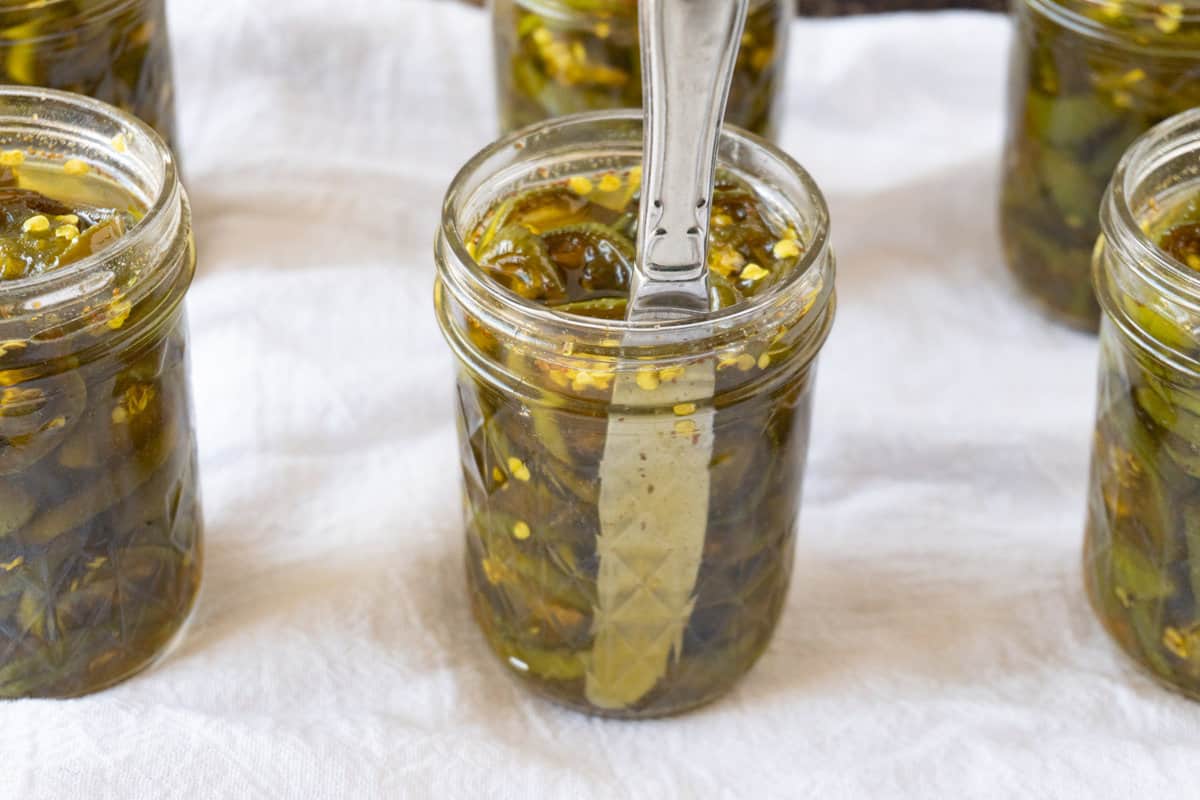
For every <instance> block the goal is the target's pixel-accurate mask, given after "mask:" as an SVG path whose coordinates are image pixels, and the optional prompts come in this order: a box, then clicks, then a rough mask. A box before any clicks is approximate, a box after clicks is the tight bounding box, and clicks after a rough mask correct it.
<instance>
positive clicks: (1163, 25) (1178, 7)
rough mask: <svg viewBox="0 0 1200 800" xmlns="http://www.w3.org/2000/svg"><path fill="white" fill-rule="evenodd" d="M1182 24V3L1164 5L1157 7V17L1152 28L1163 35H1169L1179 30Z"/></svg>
mask: <svg viewBox="0 0 1200 800" xmlns="http://www.w3.org/2000/svg"><path fill="white" fill-rule="evenodd" d="M1182 24H1183V3H1164V4H1163V5H1161V6H1159V16H1158V17H1156V18H1155V20H1154V26H1155V27H1156V28H1158V29H1159V30H1160V31H1162V32H1163V33H1167V34H1171V33H1175V32H1176V31H1178V30H1179V28H1180V26H1181V25H1182Z"/></svg>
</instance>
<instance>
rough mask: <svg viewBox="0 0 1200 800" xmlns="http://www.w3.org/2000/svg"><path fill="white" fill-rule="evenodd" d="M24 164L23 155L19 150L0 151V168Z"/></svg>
mask: <svg viewBox="0 0 1200 800" xmlns="http://www.w3.org/2000/svg"><path fill="white" fill-rule="evenodd" d="M24 163H25V154H24V153H22V152H21V151H20V150H4V151H0V167H19V166H21V165H22V164H24Z"/></svg>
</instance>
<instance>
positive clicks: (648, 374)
mask: <svg viewBox="0 0 1200 800" xmlns="http://www.w3.org/2000/svg"><path fill="white" fill-rule="evenodd" d="M637 385H638V387H639V388H641V389H644V390H645V391H647V392H653V391H654V390H655V389H657V388H658V386H659V380H658V373H656V372H655V371H654V370H652V369H639V370H638V373H637Z"/></svg>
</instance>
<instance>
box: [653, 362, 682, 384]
mask: <svg viewBox="0 0 1200 800" xmlns="http://www.w3.org/2000/svg"><path fill="white" fill-rule="evenodd" d="M683 372H684V369H683V367H679V366H675V367H663V368H662V369H660V370H659V371H658V379H659V380H660V381H662V382H663V383H674V382H675V381H677V380H679V379H680V378H682V377H683Z"/></svg>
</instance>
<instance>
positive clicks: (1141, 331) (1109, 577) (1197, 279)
mask: <svg viewBox="0 0 1200 800" xmlns="http://www.w3.org/2000/svg"><path fill="white" fill-rule="evenodd" d="M1102 227H1103V231H1104V233H1103V237H1102V239H1101V240H1100V243H1099V244H1098V246H1097V249H1096V258H1095V280H1096V288H1097V294H1098V295H1099V298H1100V303H1101V305H1102V306H1103V308H1104V320H1103V322H1102V325H1101V332H1100V341H1101V352H1102V363H1101V372H1100V397H1099V412H1098V421H1097V427H1096V437H1095V444H1094V448H1095V449H1094V451H1093V456H1092V478H1091V491H1090V498H1089V515H1088V526H1087V539H1086V544H1085V557H1084V565H1085V575H1086V579H1087V587H1088V592H1089V595H1090V597H1091V601H1092V605H1093V607H1094V608H1095V610H1096V613H1097V614H1098V615H1099V617H1100V619H1101V621H1102V622H1103V623H1104V625H1105V626H1106V627H1107V629H1108V631H1109V633H1110V634H1111V635H1112V636H1113V638H1115V639H1116V640H1117V642H1118V643H1120V645H1121V647H1122V648H1124V650H1125V651H1126V652H1127V653H1129V654H1130V655H1131V656H1132V657H1133V658H1134V659H1135V660H1136V661H1137V662H1138V663H1139V664H1141V665H1142V666H1143V667H1145V668H1146V669H1147V670H1149V671H1150V673H1151V674H1153V675H1154V676H1155V677H1156V678H1157V679H1158V680H1160V681H1161V682H1163V683H1165V684H1167V685H1169V686H1171V687H1173V688H1175V689H1178V690H1180V691H1182V692H1184V693H1186V694H1189V695H1191V696H1193V697H1197V698H1200V110H1197V111H1191V112H1188V113H1186V114H1182V115H1180V116H1178V117H1176V118H1174V119H1172V120H1170V121H1168V122H1166V123H1163V124H1162V125H1160V126H1159V127H1157V128H1155V129H1153V130H1152V131H1151V132H1150V133H1148V134H1147V135H1146V136H1145V137H1143V138H1142V139H1141V140H1139V141H1138V143H1137V144H1135V145H1134V146H1133V147H1132V148H1131V149H1130V151H1129V153H1128V155H1126V156H1125V158H1124V160H1122V162H1121V164H1120V166H1119V167H1118V169H1117V171H1116V174H1115V176H1114V178H1113V183H1112V188H1111V189H1110V191H1109V193H1108V195H1107V196H1106V199H1105V203H1104V208H1103V212H1102Z"/></svg>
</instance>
